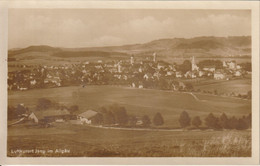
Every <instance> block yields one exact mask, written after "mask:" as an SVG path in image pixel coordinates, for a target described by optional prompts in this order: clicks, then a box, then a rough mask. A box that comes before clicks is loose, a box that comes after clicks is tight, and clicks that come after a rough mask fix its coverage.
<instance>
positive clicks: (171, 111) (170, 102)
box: [8, 86, 251, 127]
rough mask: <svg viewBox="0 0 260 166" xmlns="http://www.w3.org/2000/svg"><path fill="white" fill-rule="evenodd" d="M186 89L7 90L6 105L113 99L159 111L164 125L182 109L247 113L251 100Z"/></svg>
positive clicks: (90, 104)
mask: <svg viewBox="0 0 260 166" xmlns="http://www.w3.org/2000/svg"><path fill="white" fill-rule="evenodd" d="M195 95H196V96H197V98H198V99H196V98H195V97H194V96H193V95H191V94H189V93H180V92H172V91H160V90H152V89H133V88H129V87H119V86H87V87H85V88H82V87H80V86H73V87H61V88H52V89H36V90H30V91H9V92H8V105H13V106H16V105H17V104H19V103H24V104H25V106H27V107H29V108H30V109H31V110H33V109H34V107H35V105H36V103H37V100H38V99H39V98H43V97H44V98H48V99H50V100H52V101H55V102H58V103H60V104H63V105H66V106H71V105H74V104H76V105H78V106H79V109H80V111H81V112H84V111H86V110H88V109H93V110H98V109H99V108H100V107H102V106H105V107H106V106H109V105H111V104H113V103H117V104H119V105H120V106H124V107H125V108H126V110H127V112H128V114H134V115H136V116H143V115H145V114H147V115H148V116H149V117H150V118H153V116H154V115H155V114H156V112H160V113H161V114H162V116H163V118H164V121H165V124H164V127H167V126H170V127H179V123H178V118H179V115H180V113H181V112H182V111H184V110H186V111H187V112H188V113H189V115H190V116H191V117H193V116H200V117H201V119H204V118H205V116H207V115H208V114H209V113H214V114H215V115H217V116H218V115H220V114H222V113H223V112H225V113H226V114H227V115H228V116H236V117H241V116H243V115H248V114H249V113H251V101H249V100H241V99H236V98H228V97H220V96H209V95H203V94H196V93H195Z"/></svg>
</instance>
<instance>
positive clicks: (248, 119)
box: [245, 113, 252, 128]
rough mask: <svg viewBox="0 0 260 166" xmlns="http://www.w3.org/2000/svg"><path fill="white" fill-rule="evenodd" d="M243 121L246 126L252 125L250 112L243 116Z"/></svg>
mask: <svg viewBox="0 0 260 166" xmlns="http://www.w3.org/2000/svg"><path fill="white" fill-rule="evenodd" d="M245 122H246V123H247V126H248V128H251V127H252V114H251V113H250V114H248V116H246V117H245Z"/></svg>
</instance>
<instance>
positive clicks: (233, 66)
mask: <svg viewBox="0 0 260 166" xmlns="http://www.w3.org/2000/svg"><path fill="white" fill-rule="evenodd" d="M227 65H228V67H229V69H235V68H236V62H235V61H231V62H227Z"/></svg>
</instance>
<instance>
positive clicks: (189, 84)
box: [185, 82, 194, 91]
mask: <svg viewBox="0 0 260 166" xmlns="http://www.w3.org/2000/svg"><path fill="white" fill-rule="evenodd" d="M185 87H186V89H187V90H188V91H192V90H193V89H194V88H193V85H192V84H191V83H190V82H188V83H186V84H185Z"/></svg>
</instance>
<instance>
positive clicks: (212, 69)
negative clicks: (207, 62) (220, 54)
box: [203, 66, 216, 72]
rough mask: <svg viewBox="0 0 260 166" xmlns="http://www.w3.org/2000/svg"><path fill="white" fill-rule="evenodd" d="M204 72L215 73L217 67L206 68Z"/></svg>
mask: <svg viewBox="0 0 260 166" xmlns="http://www.w3.org/2000/svg"><path fill="white" fill-rule="evenodd" d="M203 70H204V71H210V72H214V71H215V70H216V67H215V66H204V67H203Z"/></svg>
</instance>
